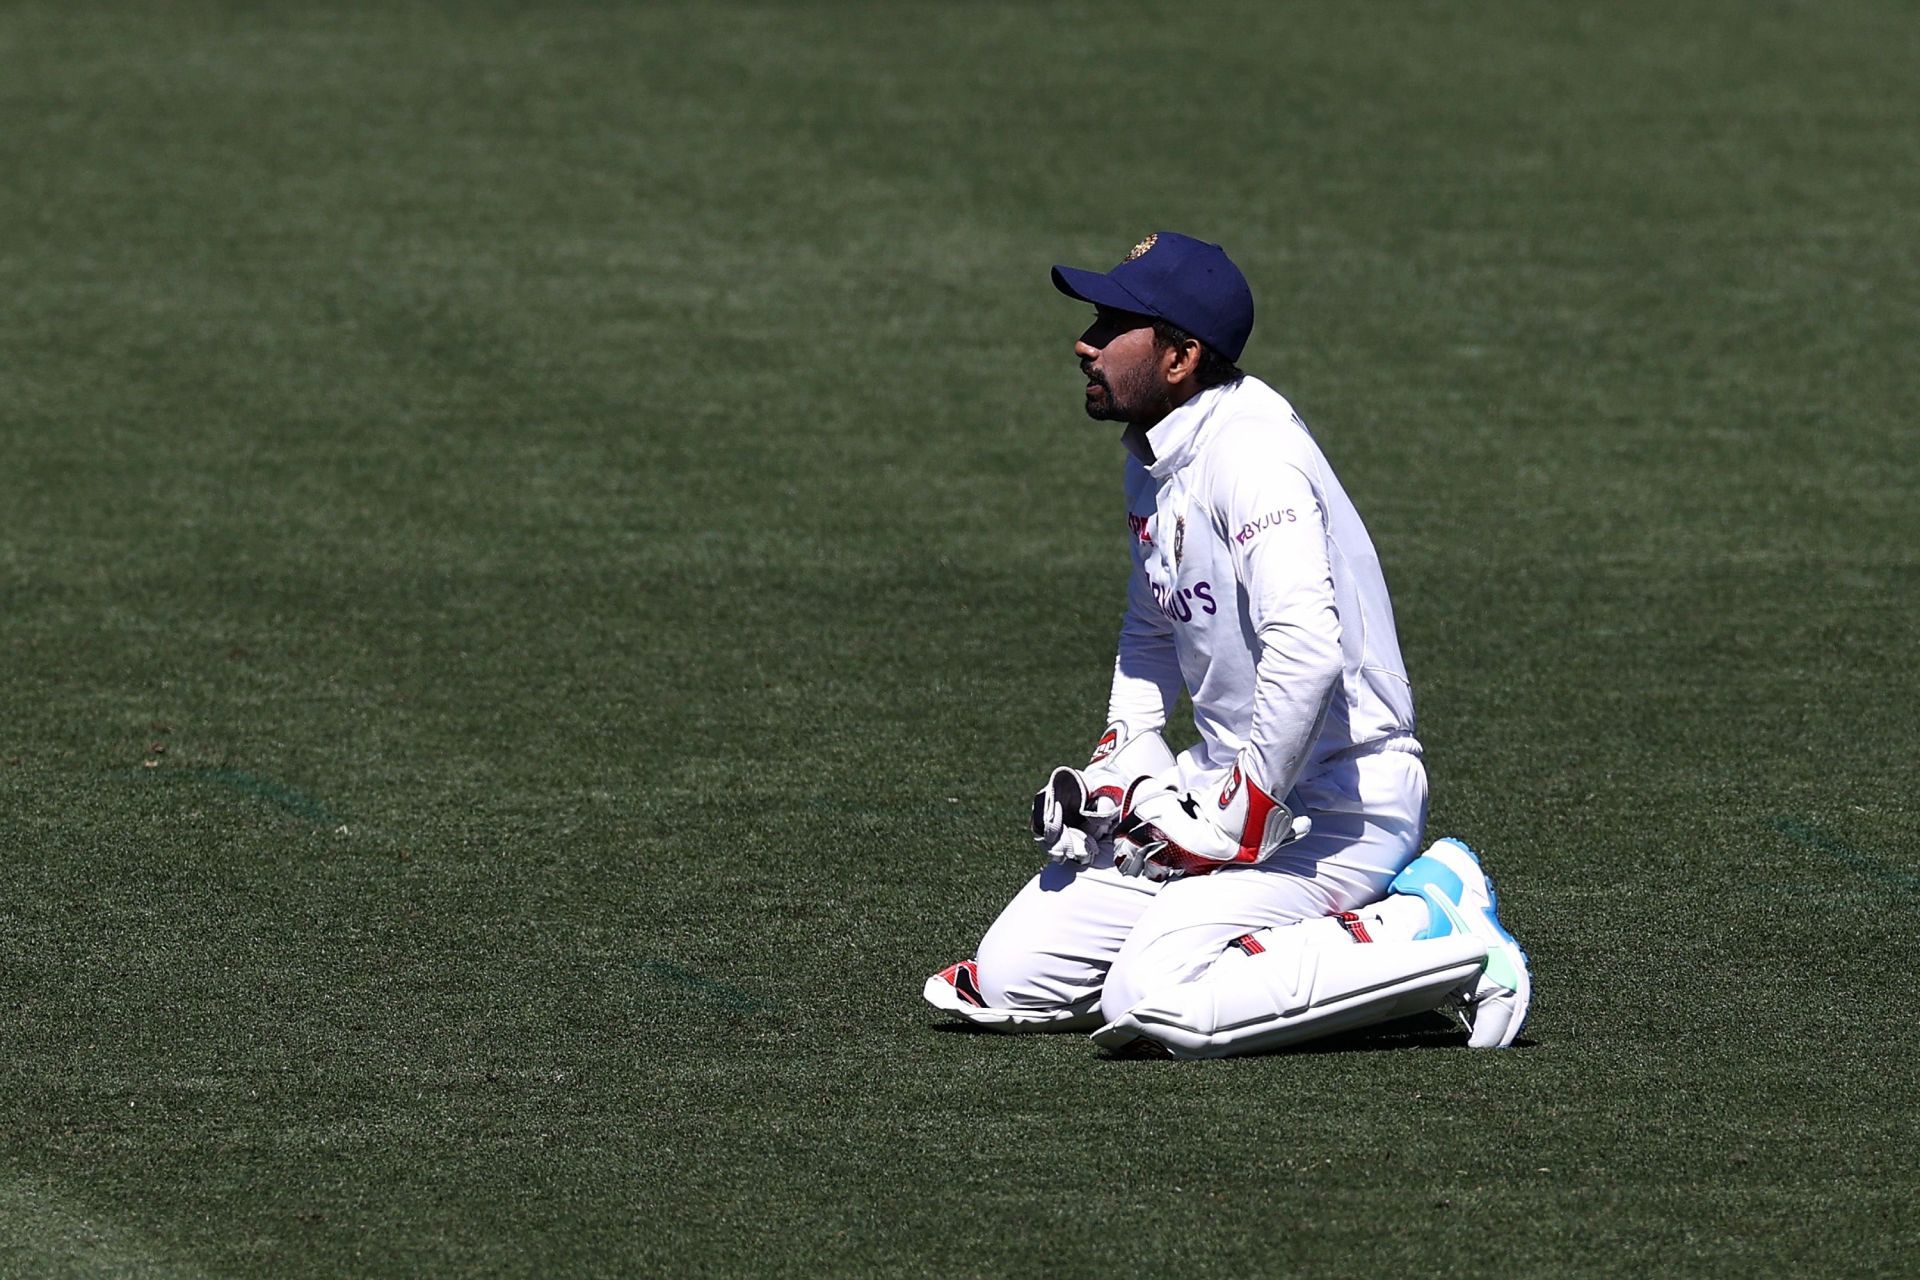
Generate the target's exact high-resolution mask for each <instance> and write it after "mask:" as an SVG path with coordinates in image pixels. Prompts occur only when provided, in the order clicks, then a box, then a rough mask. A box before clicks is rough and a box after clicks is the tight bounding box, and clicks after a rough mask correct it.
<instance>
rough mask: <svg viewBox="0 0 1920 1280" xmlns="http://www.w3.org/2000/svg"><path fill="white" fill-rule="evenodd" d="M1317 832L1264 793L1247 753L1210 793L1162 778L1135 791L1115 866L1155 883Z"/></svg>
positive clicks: (1245, 858) (1255, 858) (1247, 862)
mask: <svg viewBox="0 0 1920 1280" xmlns="http://www.w3.org/2000/svg"><path fill="white" fill-rule="evenodd" d="M1311 830H1313V819H1311V818H1308V817H1305V816H1301V817H1295V816H1294V815H1293V812H1292V810H1290V809H1288V808H1287V806H1286V805H1284V804H1282V803H1281V802H1280V801H1278V800H1275V799H1274V798H1273V797H1272V796H1270V795H1268V794H1267V793H1266V792H1265V791H1262V790H1261V789H1260V786H1259V784H1257V783H1256V782H1254V780H1253V779H1252V777H1251V776H1249V774H1248V771H1247V769H1246V767H1245V762H1244V758H1243V759H1241V760H1235V761H1234V762H1233V770H1232V771H1231V772H1230V773H1228V774H1227V776H1226V780H1225V781H1223V782H1222V783H1221V784H1220V786H1219V787H1218V788H1215V789H1213V790H1210V791H1186V790H1182V789H1181V788H1180V787H1179V785H1178V784H1176V783H1174V782H1172V781H1167V780H1164V779H1154V780H1150V781H1147V782H1146V783H1144V784H1143V785H1141V786H1138V787H1136V788H1134V789H1133V791H1132V792H1131V793H1130V794H1128V795H1127V797H1126V802H1125V812H1123V813H1122V815H1121V818H1120V823H1119V827H1118V830H1117V831H1116V832H1115V834H1114V842H1113V853H1114V866H1116V867H1118V868H1119V870H1120V874H1121V875H1127V876H1145V877H1146V878H1147V879H1149V880H1172V879H1174V878H1175V877H1177V876H1198V875H1205V874H1206V873H1208V872H1209V871H1218V870H1219V869H1220V868H1221V867H1236V866H1239V867H1244V866H1251V865H1253V864H1254V863H1256V862H1263V861H1265V860H1266V859H1267V858H1269V857H1271V856H1272V855H1273V853H1274V851H1275V850H1277V849H1279V848H1280V847H1281V846H1282V845H1285V844H1289V843H1291V842H1293V841H1295V840H1298V839H1299V838H1300V837H1302V836H1304V835H1306V834H1307V832H1309V831H1311Z"/></svg>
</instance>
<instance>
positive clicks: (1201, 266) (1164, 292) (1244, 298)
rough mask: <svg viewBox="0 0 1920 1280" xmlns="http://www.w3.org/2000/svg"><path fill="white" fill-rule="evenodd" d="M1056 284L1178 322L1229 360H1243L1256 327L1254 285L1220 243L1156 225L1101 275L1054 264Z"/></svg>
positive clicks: (1089, 298)
mask: <svg viewBox="0 0 1920 1280" xmlns="http://www.w3.org/2000/svg"><path fill="white" fill-rule="evenodd" d="M1053 287H1054V288H1056V289H1058V290H1059V291H1060V292H1062V293H1064V294H1066V295H1067V296H1068V297H1069V298H1078V299H1080V301H1082V302H1091V303H1093V305H1095V306H1096V307H1111V308H1113V309H1114V310H1115V311H1132V312H1135V313H1137V314H1139V315H1144V316H1153V317H1154V318H1155V319H1158V320H1165V321H1167V322H1168V323H1169V324H1174V325H1178V326H1179V327H1180V328H1182V329H1185V330H1186V331H1187V332H1188V333H1190V334H1192V335H1193V336H1194V337H1196V338H1198V339H1200V341H1202V342H1204V343H1206V344H1207V346H1209V347H1211V348H1212V349H1213V350H1215V351H1217V352H1219V353H1220V354H1221V355H1223V356H1225V357H1226V358H1227V359H1228V360H1236V361H1237V360H1239V359H1240V353H1241V352H1242V351H1245V350H1246V349H1247V335H1248V334H1250V333H1252V332H1253V290H1251V289H1249V288H1247V278H1246V277H1245V276H1243V275H1241V274H1240V268H1238V267H1236V266H1234V265H1233V260H1232V259H1231V258H1229V257H1227V251H1226V250H1224V249H1222V248H1221V247H1220V246H1219V245H1217V244H1208V243H1207V242H1206V241H1205V240H1195V239H1194V238H1193V237H1192V236H1183V235H1181V234H1180V233H1179V232H1177V231H1156V232H1154V233H1153V234H1152V235H1150V236H1148V237H1147V238H1146V239H1145V240H1142V241H1141V242H1140V243H1139V244H1137V245H1135V246H1133V252H1132V253H1129V254H1128V255H1127V260H1126V261H1125V262H1122V263H1121V264H1120V265H1119V266H1117V267H1115V268H1114V269H1113V270H1111V271H1109V272H1107V273H1106V274H1105V275H1102V274H1101V273H1100V272H1098V271H1082V270H1080V269H1079V268H1078V267H1055V268H1054V269H1053Z"/></svg>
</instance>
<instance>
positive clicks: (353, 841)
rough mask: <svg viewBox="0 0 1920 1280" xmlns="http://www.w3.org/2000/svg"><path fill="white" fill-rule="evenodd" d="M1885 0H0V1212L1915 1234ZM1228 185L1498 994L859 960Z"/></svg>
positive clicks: (1081, 571)
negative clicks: (1098, 983)
mask: <svg viewBox="0 0 1920 1280" xmlns="http://www.w3.org/2000/svg"><path fill="white" fill-rule="evenodd" d="M1916 66H1920V11H1916V10H1915V8H1914V7H1913V6H1912V5H1910V4H1904V3H1895V2H1894V0H1887V2H1885V3H1871V2H1868V0H1859V2H1852V0H1849V2H1847V3H1831V4H1820V5H1815V4H1811V3H1804V4H1802V3H1780V2H1769V3H1754V4H1731V3H1727V4H1694V5H1688V4H1640V3H1633V4H1619V5H1587V6H1581V7H1580V8H1579V9H1578V10H1577V11H1576V10H1575V9H1574V8H1573V7H1572V6H1560V7H1555V6H1544V5H1523V4H1517V3H1515V4H1506V3H1500V4H1493V5H1484V6H1467V5H1447V4H1394V5H1381V6H1366V7H1360V6H1347V5H1337V4H1313V5H1308V6H1291V5H1290V6H1284V7H1278V6H1267V5H1261V4H1245V5H1231V6H1223V5H1216V6H1206V7H1204V8H1201V9H1195V10H1193V11H1191V12H1178V11H1173V10H1170V9H1167V8H1165V7H1158V6H1147V5H1143V4H1092V3H1087V4H1073V5H1050V4H1012V3H1008V4H995V3H968V4H949V5H945V6H924V7H923V6H906V5H871V6H857V5H825V4H821V5H811V6H807V5H798V4H793V5H781V4H771V5H763V6H756V7H748V6H734V5H722V4H709V5H697V4H683V5H653V6H644V7H628V6H618V5H593V4H580V5H573V6H566V5H557V4H554V5H544V6H537V5H536V6H520V5H504V4H502V5H480V4H471V5H455V4H443V5H425V4H414V3H407V4H399V5H393V6H350V7H347V6H342V7H331V6H321V5H311V6H299V7H295V6H281V7H266V8H264V9H263V8H260V7H255V6H242V5H233V6H221V5H214V4H204V5H202V4H174V3H153V4H143V5H131V4H125V5H87V4H67V5H55V4H47V3H17V4H11V5H8V6H6V8H5V9H4V10H0V109H3V111H4V115H3V116H0V119H4V121H5V126H4V128H3V129H0V164H3V165H4V173H5V174H6V181H5V182H4V183H0V289H3V290H4V293H5V296H6V299H7V303H6V305H5V306H4V307H0V392H3V393H4V399H3V400H0V446H4V453H3V454H0V459H3V461H0V494H3V495H4V500H5V505H4V508H3V510H4V516H5V523H4V527H0V635H4V638H5V645H6V648H5V668H4V670H5V677H4V684H0V711H4V713H5V719H4V722H0V849H3V850H4V855H5V864H4V865H5V875H4V877H3V878H0V993H3V994H4V1001H3V1003H0V1016H3V1018H4V1021H0V1045H4V1054H3V1055H0V1274H5V1275H9V1276H14V1275H19V1276H29V1275H32V1276H42V1275H44V1276H63V1275H140V1276H166V1277H174V1276H201V1275H207V1276H222V1277H228V1276H231V1277H242V1276H263V1277H264V1276H274V1277H284V1276H337V1275H363V1276H408V1275H427V1274H438V1275H479V1274H488V1275H529V1276H531V1275H560V1274H565V1275H609V1276H611V1275H632V1274H647V1273H665V1274H676V1275H721V1274H750V1273H766V1274H795V1275H798V1274H809V1273H817V1272H836V1273H861V1274H898V1275H908V1274H939V1275H982V1276H988V1275H1005V1274H1019V1275H1049V1276H1054V1275H1058V1276H1076V1277H1077V1276H1088V1277H1093V1276H1106V1275H1114V1274H1134V1275H1142V1274H1170V1275H1194V1276H1203V1275H1232V1276H1247V1275H1279V1274H1298V1275H1343V1276H1352V1275H1356V1274H1360V1275H1374V1276H1395V1275H1433V1274H1460V1275H1467V1274H1474V1275H1522V1274H1524V1275H1545V1274H1588V1275H1602V1274H1628V1273H1640V1274H1654V1273H1659V1274H1688V1275H1726V1276H1742V1277H1750V1276H1755V1275H1783V1274H1789V1273H1812V1274H1821V1275H1859V1276H1869V1275H1896V1274H1913V1273H1915V1272H1916V1271H1920V1208H1917V1207H1916V1206H1917V1205H1920V1157H1916V1149H1917V1148H1920V1123H1917V1122H1916V1111H1915V1102H1914V1099H1915V1095H1916V1085H1920V1068H1917V1067H1916V1057H1917V1056H1920V1031H1916V1029H1915V1026H1914V1009H1915V1005H1916V1003H1917V1002H1920V978H1917V977H1916V963H1915V942H1916V939H1917V938H1920V837H1916V835H1915V820H1916V817H1917V816H1920V809H1917V807H1916V804H1915V802H1914V799H1913V787H1914V785H1915V783H1916V780H1917V779H1920V766H1916V754H1917V753H1920V733H1916V731H1915V716H1916V710H1915V708H1916V706H1920V664H1917V663H1916V661H1915V653H1916V645H1915V636H1916V634H1920V549H1917V548H1920V502H1917V500H1916V495H1920V468H1917V467H1916V442H1917V437H1916V430H1915V423H1916V422H1917V421H1920V382H1917V381H1916V379H1915V376H1914V375H1915V368H1916V364H1915V356H1914V352H1915V347H1916V341H1920V326H1917V325H1916V316H1917V315H1920V308H1917V305H1916V300H1917V299H1920V129H1917V128H1916V127H1915V121H1916V119H1920V75H1916V74H1915V68H1916ZM1157 228H1175V229H1181V230H1186V231H1190V232H1192V233H1195V234H1199V235H1202V236H1205V237H1207V238H1210V239H1215V240H1218V241H1220V242H1222V243H1223V244H1225V245H1226V246H1227V248H1228V249H1229V250H1230V251H1231V252H1232V253H1233V254H1234V255H1235V257H1236V258H1237V259H1238V260H1239V261H1240V263H1241V264H1242V265H1243V266H1244V267H1245V268H1246V270H1247V273H1248V275H1249V276H1250V278H1251V279H1252V282H1253V285H1254V289H1255V292H1256V295H1257V297H1258V298H1259V301H1260V320H1259V323H1258V326H1257V327H1256V329H1255V333H1254V338H1253V342H1252V345H1251V346H1250V348H1249V350H1248V353H1247V357H1246V359H1245V361H1244V363H1245V364H1246V365H1247V366H1248V368H1249V369H1250V370H1252V371H1254V372H1256V373H1259V374H1261V375H1262V376H1264V377H1266V378H1267V379H1268V380H1269V381H1271V382H1273V383H1274V384H1275V385H1276V386H1278V387H1280V388H1281V389H1283V390H1284V391H1286V392H1287V393H1288V394H1289V395H1290V396H1291V397H1292V398H1293V399H1294V401H1295V403H1296V404H1298V405H1299V406H1300V408H1301V409H1302V411H1303V413H1304V414H1305V415H1306V417H1307V419H1308V421H1309V422H1311V423H1313V424H1314V426H1315V429H1316V432H1317V434H1318V435H1319V436H1320V438H1321V440H1322V442H1323V444H1324V445H1325V448H1326V450H1327V452H1328V454H1329V455H1330V457H1331V458H1332V459H1333V461H1334V463H1335V465H1336V466H1337V467H1338V468H1339V469H1340V472H1341V474H1342V477H1343V479H1344V480H1345V482H1346V485H1347V488H1348V489H1349V490H1350V491H1351V492H1352V494H1353V495H1354V497H1355V500H1356V501H1357V503H1358V504H1359V506H1360V507H1361V509H1362V511H1363V512H1364V513H1365V514H1366V516H1367V519H1368V522H1369V524H1370V526H1371V528H1372V530H1373V533H1374V537H1375V540H1376V542H1377V544H1378V546H1379V548H1380V551H1381V554H1382V557H1383V559H1384V561H1385V563H1386V566H1387V571H1388V576H1389V579H1390V581H1391V582H1392V584H1393V587H1394V594H1395V601H1396V605H1397V609H1398V613H1399V618H1400V632H1401V639H1402V641H1403V644H1404V647H1405V650H1406V654H1407V658H1408V661H1409V663H1410V666H1411V668H1412V671H1413V675H1414V679H1415V686H1416V690H1417V694H1418V697H1419V699H1420V710H1421V737H1422V738H1423V739H1424V740H1425V742H1426V743H1427V746H1428V761H1429V767H1430V770H1431V774H1432V777H1433V781H1434V821H1433V827H1432V830H1433V832H1434V834H1441V833H1447V832H1451V833H1457V834H1459V835H1462V836H1465V837H1466V838H1468V839H1469V840H1471V841H1472V842H1473V843H1474V844H1475V845H1476V846H1478V847H1479V848H1481V849H1482V850H1483V851H1485V853H1486V854H1487V857H1488V861H1489V865H1490V866H1492V867H1493V869H1494V870H1495V872H1496V873H1497V874H1498V876H1499V878H1500V883H1501V887H1502V890H1503V899H1504V903H1505V906H1506V908H1507V911H1506V915H1507V918H1508V919H1509V921H1510V923H1511V924H1512V925H1513V926H1514V928H1515V930H1516V932H1518V933H1519V934H1520V935H1521V937H1522V940H1523V941H1524V942H1526V943H1527V945H1528V947H1529V949H1530V951H1531V952H1532V955H1533V958H1534V963H1535V977H1536V983H1537V993H1538V994H1537V1003H1536V1006H1535V1014H1534V1018H1533V1021H1532V1022H1531V1024H1530V1026H1529V1028H1528V1036H1527V1040H1528V1043H1527V1044H1526V1045H1525V1046H1524V1047H1523V1048H1521V1049H1520V1050H1518V1051H1514V1052H1509V1053H1504V1054H1479V1053H1471V1052H1468V1051H1467V1050H1465V1049H1464V1048H1462V1047H1460V1046H1461V1044H1462V1040H1463V1038H1462V1037H1460V1036H1459V1035H1457V1034H1453V1033H1449V1032H1445V1031H1440V1030H1437V1029H1436V1028H1435V1026H1434V1025H1433V1024H1432V1023H1431V1022H1421V1023H1412V1024H1402V1025H1400V1026H1397V1027H1394V1028H1389V1029H1385V1030H1383V1031H1381V1032H1378V1033H1374V1034H1371V1035H1366V1036H1359V1037H1353V1038H1349V1039H1346V1040H1343V1041H1340V1042H1337V1043H1335V1044H1333V1045H1331V1046H1328V1047H1326V1048H1323V1049H1321V1050H1319V1051H1314V1052H1300V1053H1293V1054H1287V1055H1279V1056H1271V1057H1265V1058H1256V1059H1247V1060H1236V1061H1227V1062H1220V1063H1213V1064H1194V1065H1178V1064H1169V1063H1151V1062H1147V1063H1143V1062H1122V1061H1110V1060H1106V1059H1104V1058H1102V1057H1101V1056H1100V1055H1099V1054H1098V1053H1096V1052H1095V1051H1094V1050H1093V1049H1092V1048H1091V1047H1090V1046H1089V1045H1088V1044H1087V1043H1086V1041H1085V1040H1084V1039H1083V1038H1080V1037H1064V1038H1060V1037H1056V1038H1045V1039H1013V1038H1000V1037H993V1036H983V1035H972V1034H966V1033H963V1032H957V1031H955V1030H953V1029H951V1028H947V1027H943V1026H941V1025H939V1021H938V1018H937V1017H936V1016H935V1015H934V1014H933V1013H932V1012H931V1011H930V1010H927V1009H926V1008H925V1007H924V1006H923V1005H922V1004H921V1003H920V1000H919V994H918V992H919V986H920V982H921V980H922V978H923V977H924V976H925V975H926V974H927V973H929V972H931V971H932V970H934V969H935V968H937V967H939V966H941V965H943V964H945V963H947V962H949V961H950V960H953V959H955V958H957V957H959V956H962V955H964V954H966V953H967V952H968V950H969V949H970V948H971V946H972V944H973V942H974V941H975V939H976V938H977V937H978V935H979V933H980V931H981V930H982V929H983V928H984V927H985V926H986V925H987V923H988V922H989V921H990V920H991V919H992V917H993V915H994V913H995V912H996V911H997V910H998V908H999V907H1000V905H1001V904H1002V903H1003V902H1004V901H1005V899H1006V898H1007V897H1008V896H1009V895H1010V894H1011V893H1012V892H1013V891H1014V889H1015V888H1016V887H1017V886H1018V885H1019V884H1020V883H1021V882H1022V881H1023V880H1024V879H1025V877H1026V876H1027V875H1029V874H1030V873H1031V871H1032V869H1033V867H1034V865H1035V855H1034V853H1033V850H1032V847H1031V845H1030V844H1029V842H1028V841H1027V840H1026V839H1025V836H1024V831H1023V823H1024V812H1025V807H1026V805H1027V800H1028V796H1029V795H1030V794H1031V791H1032V789H1033V787H1034V786H1035V785H1036V783H1037V782H1038V781H1039V779H1040V778H1041V777H1042V776H1043V775H1044V773H1045V770H1046V769H1047V768H1048V767H1049V766H1051V765H1052V764H1054V763H1057V762H1059V761H1060V760H1063V759H1067V758H1070V757H1073V756H1075V755H1077V754H1079V753H1081V752H1083V751H1084V750H1085V748H1086V744H1087V742H1088V741H1089V740H1090V738H1091V736H1092V735H1093V734H1094V733H1095V732H1097V730H1098V728H1099V726H1100V722H1101V719H1102V712H1103V710H1104V698H1105V689H1106V681H1107V672H1108V669H1109V664H1110V661H1111V653H1112V648H1111V646H1112V642H1113V635H1114V630H1115V626H1116V624H1117V621H1118V616H1119V604H1120V596H1121V590H1122V585H1123V582H1124V574H1125V571H1126V566H1125V562H1124V559H1123V557H1122V552H1121V549H1122V546H1123V543H1122V542H1121V537H1122V536H1123V527H1122V526H1121V524H1120V520H1119V514H1120V508H1119V495H1118V483H1117V481H1118V475H1119V460H1120V452H1119V450H1118V448H1117V446H1116V444H1115V441H1114V439H1113V431H1112V429H1111V428H1110V427H1108V426H1105V425H1098V424H1090V423H1088V422H1086V421H1085V419H1084V418H1083V417H1082V415H1081V413H1080V410H1079V399H1080V393H1079V385H1080V379H1079V377H1078V375H1077V372H1076V371H1075V369H1074V367H1073V364H1072V357H1071V353H1070V351H1069V345H1070V343H1071V341H1072V339H1073V337H1074V335H1075V334H1077V333H1078V331H1079V329H1080V327H1081V326H1082V324H1083V323H1084V316H1085V311H1084V309H1083V308H1078V307H1076V306H1075V305H1074V304H1071V303H1069V302H1067V301H1066V300H1064V299H1062V298H1060V297H1058V296H1057V295H1056V294H1055V293H1054V292H1053V291H1052V289H1051V288H1050V287H1049V285H1048V283H1047V275H1046V272H1047V267H1048V266H1049V265H1050V264H1052V263H1054V262H1069V263H1075V264H1079V265H1088V266H1098V267H1105V266H1107V265H1110V264H1111V263H1113V262H1114V261H1117V260H1118V258H1119V257H1120V256H1121V255H1122V254H1123V253H1124V252H1125V251H1126V249H1127V247H1128V246H1129V245H1131V244H1132V243H1133V242H1134V241H1135V240H1137V239H1138V238H1139V237H1140V236H1142V235H1143V234H1145V233H1146V232H1147V231H1150V230H1154V229H1157Z"/></svg>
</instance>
